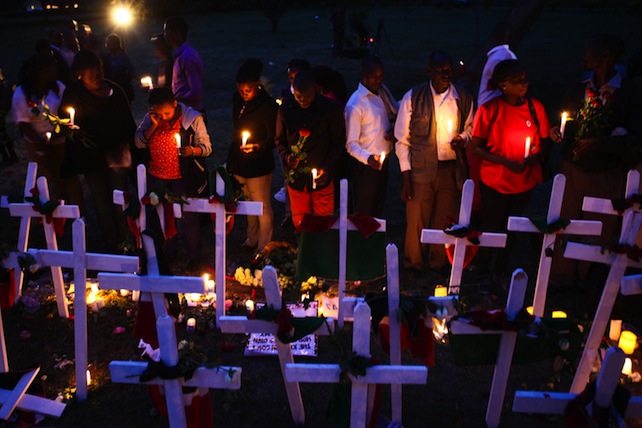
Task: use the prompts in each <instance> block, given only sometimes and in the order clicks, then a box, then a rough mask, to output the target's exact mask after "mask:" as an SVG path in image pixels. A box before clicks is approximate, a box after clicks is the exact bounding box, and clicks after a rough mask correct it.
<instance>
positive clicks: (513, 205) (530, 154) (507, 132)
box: [472, 59, 550, 275]
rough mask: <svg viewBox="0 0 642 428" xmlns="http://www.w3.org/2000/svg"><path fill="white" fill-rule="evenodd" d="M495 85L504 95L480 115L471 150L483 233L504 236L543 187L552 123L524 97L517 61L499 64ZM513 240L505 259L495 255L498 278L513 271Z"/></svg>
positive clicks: (521, 71)
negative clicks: (476, 159) (536, 190)
mask: <svg viewBox="0 0 642 428" xmlns="http://www.w3.org/2000/svg"><path fill="white" fill-rule="evenodd" d="M491 84H492V85H494V86H495V87H497V88H498V89H499V90H500V91H501V93H502V94H501V96H499V97H496V98H494V99H491V100H490V101H488V102H486V103H485V104H484V105H482V106H481V107H480V108H479V110H478V111H477V114H476V115H475V120H474V123H473V138H472V146H473V153H474V154H475V155H477V156H478V157H479V158H480V162H481V164H480V190H481V197H482V198H481V199H482V210H481V212H482V223H483V229H484V230H488V231H493V232H505V231H506V222H507V220H508V217H509V216H515V215H520V214H521V213H522V212H523V211H524V209H525V208H526V206H527V205H528V200H529V198H530V195H531V192H532V190H533V188H534V187H535V186H536V185H537V184H539V183H541V182H542V169H541V167H540V161H541V159H543V156H544V154H545V153H546V151H547V150H548V147H549V146H550V142H549V140H548V135H549V131H550V124H549V121H548V117H547V115H546V112H545V110H544V106H543V105H542V103H541V102H539V101H538V100H536V99H532V98H529V97H527V96H526V93H527V92H528V79H527V77H526V70H525V68H524V67H523V66H522V65H521V64H520V63H519V62H518V61H517V60H513V59H511V60H505V61H502V62H500V63H499V64H497V66H496V67H495V71H494V72H493V77H492V80H491ZM527 145H529V147H528V148H527V147H526V146H527ZM527 149H528V151H527ZM513 240H514V239H511V238H509V240H508V245H507V247H506V249H504V250H502V251H503V253H502V254H499V252H497V253H496V254H497V258H496V266H495V273H496V274H498V275H502V274H508V273H509V272H510V270H508V267H509V266H508V263H509V262H510V257H509V255H510V254H511V252H510V251H511V246H512V242H513ZM492 251H493V250H488V251H485V253H486V260H482V261H485V262H486V263H488V262H490V255H491V254H492ZM480 255H481V252H480ZM482 259H483V257H482Z"/></svg>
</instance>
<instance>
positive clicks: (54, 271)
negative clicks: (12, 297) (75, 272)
mask: <svg viewBox="0 0 642 428" xmlns="http://www.w3.org/2000/svg"><path fill="white" fill-rule="evenodd" d="M37 174H38V164H37V163H35V162H29V166H28V168H27V177H26V179H25V188H24V197H29V196H32V195H31V189H33V188H34V187H35V188H37V189H38V192H39V193H40V199H41V200H44V201H48V200H49V186H48V185H47V178H46V177H40V178H37ZM36 178H37V180H36ZM0 206H1V207H2V208H9V213H10V214H11V215H12V216H13V217H20V228H19V231H18V244H17V248H18V251H20V252H25V251H27V248H28V246H29V232H30V230H31V219H32V218H40V219H41V220H42V225H43V228H44V235H45V240H46V242H47V249H49V250H51V251H57V250H58V241H57V239H56V232H55V230H54V225H53V221H52V222H51V223H48V222H47V221H46V216H45V215H43V214H40V213H39V212H36V211H34V209H33V204H31V203H28V202H20V203H9V201H8V199H7V198H6V197H4V196H3V197H2V202H1V204H0ZM51 217H53V218H67V219H77V218H79V217H80V209H79V208H78V206H77V205H60V206H58V207H57V208H56V210H55V211H54V212H53V213H52V214H51ZM17 274H18V275H17V277H16V286H17V295H18V296H21V295H22V284H23V282H24V273H23V272H22V270H20V269H18V270H17ZM51 280H52V282H53V285H54V289H55V290H56V302H57V304H58V315H60V316H61V317H63V318H69V309H68V307H67V297H66V295H65V281H64V279H63V276H62V269H61V268H60V266H56V265H51Z"/></svg>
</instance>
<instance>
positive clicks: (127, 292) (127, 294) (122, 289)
mask: <svg viewBox="0 0 642 428" xmlns="http://www.w3.org/2000/svg"><path fill="white" fill-rule="evenodd" d="M120 295H121V296H123V297H125V296H129V290H125V289H124V288H121V289H120Z"/></svg>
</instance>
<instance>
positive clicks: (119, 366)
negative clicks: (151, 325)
mask: <svg viewBox="0 0 642 428" xmlns="http://www.w3.org/2000/svg"><path fill="white" fill-rule="evenodd" d="M142 244H143V249H144V251H145V254H146V255H147V275H145V276H139V275H131V274H109V273H99V274H98V282H99V286H100V288H101V289H108V290H118V289H122V288H126V289H129V290H133V291H140V292H146V293H150V294H151V298H152V304H153V306H154V314H155V317H156V318H157V321H156V330H157V334H158V341H159V345H160V357H161V360H162V362H163V363H164V364H165V365H166V366H168V367H173V366H176V365H177V364H178V349H177V342H176V330H175V327H174V322H175V321H174V319H173V318H172V317H171V316H170V315H168V313H167V306H166V300H165V293H199V294H203V293H204V292H205V281H204V280H203V278H201V277H189V276H161V275H160V274H159V270H158V258H157V255H156V249H155V247H154V242H153V239H152V238H151V237H149V236H147V235H143V236H142ZM146 368H147V364H146V363H141V362H133V361H112V362H111V363H110V364H109V370H110V374H111V378H112V381H113V382H122V383H132V384H139V383H141V382H140V380H139V376H140V375H141V374H142V373H143V372H144V371H145V369H146ZM241 372H242V369H241V368H240V367H219V368H205V367H201V368H198V369H197V370H196V371H195V372H194V376H193V377H192V378H191V379H190V380H189V381H185V380H184V379H167V380H163V379H159V378H155V379H152V380H150V381H149V382H146V383H145V384H148V385H152V384H153V385H162V386H164V388H165V401H166V403H167V412H168V417H169V425H170V427H171V428H184V427H186V426H187V421H186V417H185V408H184V407H183V392H182V387H183V386H188V387H200V388H218V389H232V390H237V389H239V388H240V387H241Z"/></svg>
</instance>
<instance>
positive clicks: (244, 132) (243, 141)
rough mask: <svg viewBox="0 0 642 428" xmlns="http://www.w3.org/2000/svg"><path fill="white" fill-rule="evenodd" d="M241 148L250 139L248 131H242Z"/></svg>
mask: <svg viewBox="0 0 642 428" xmlns="http://www.w3.org/2000/svg"><path fill="white" fill-rule="evenodd" d="M241 138H242V139H241V147H245V145H246V144H247V140H248V138H250V132H249V131H243V132H241Z"/></svg>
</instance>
